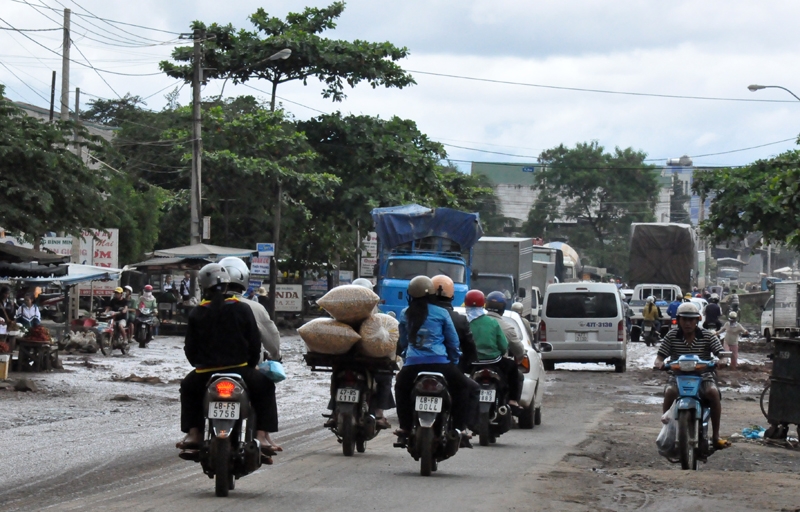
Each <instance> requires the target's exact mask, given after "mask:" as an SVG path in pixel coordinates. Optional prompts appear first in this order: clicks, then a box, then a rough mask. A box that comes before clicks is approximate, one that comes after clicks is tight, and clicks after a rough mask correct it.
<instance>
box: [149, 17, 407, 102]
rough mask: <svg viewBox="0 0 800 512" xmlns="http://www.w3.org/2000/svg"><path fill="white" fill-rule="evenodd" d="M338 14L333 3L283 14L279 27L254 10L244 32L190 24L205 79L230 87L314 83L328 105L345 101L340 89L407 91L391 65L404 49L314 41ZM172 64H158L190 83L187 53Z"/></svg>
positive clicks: (175, 56) (276, 20)
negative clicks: (200, 43) (199, 36)
mask: <svg viewBox="0 0 800 512" xmlns="http://www.w3.org/2000/svg"><path fill="white" fill-rule="evenodd" d="M343 11H344V2H334V3H332V4H331V5H329V6H328V7H325V8H322V9H319V8H315V7H307V8H305V9H304V10H303V12H301V13H289V14H288V15H287V16H286V20H285V21H284V20H281V19H280V18H276V17H272V16H269V14H267V12H266V11H265V10H264V9H262V8H259V9H258V10H257V11H256V12H255V13H253V14H252V15H250V21H251V22H252V23H253V25H254V27H255V28H254V30H250V31H248V30H245V29H239V30H236V29H235V28H234V27H233V26H232V25H230V24H228V25H219V24H217V23H213V24H211V25H209V26H206V25H205V24H204V23H202V22H200V21H195V22H194V24H193V28H194V29H203V30H205V31H206V34H207V37H208V40H207V41H206V42H205V44H204V51H203V67H204V68H210V69H209V70H208V72H207V73H206V75H205V76H206V77H208V78H226V79H227V78H230V79H231V80H233V82H234V83H244V82H247V81H249V80H252V79H262V80H267V81H269V82H270V83H271V84H272V93H273V95H274V92H275V89H276V88H277V87H278V85H279V84H282V83H285V82H289V81H293V80H301V81H302V82H303V84H304V85H305V84H307V81H308V78H310V77H314V78H317V79H318V80H320V81H321V82H323V83H324V84H325V88H324V89H323V91H322V96H323V97H324V98H332V99H333V100H334V101H342V99H344V98H345V94H344V86H345V83H346V84H347V85H349V86H350V87H355V85H356V84H358V83H360V82H364V81H365V82H367V83H368V84H370V85H371V86H372V87H373V88H376V87H379V86H384V87H400V88H402V87H406V86H408V85H412V84H413V83H414V79H413V78H412V77H411V75H409V74H407V73H406V72H405V71H403V69H402V68H401V67H400V66H398V65H397V64H396V61H398V60H400V59H402V58H405V57H406V56H407V55H408V50H407V49H406V48H398V47H396V46H394V45H393V44H391V43H389V42H383V43H370V42H367V41H359V40H356V41H343V40H337V39H327V38H324V37H321V36H320V35H319V34H321V33H322V32H324V31H326V30H332V29H334V28H336V23H335V21H336V19H337V18H339V16H341V14H342V12H343ZM285 48H288V49H290V50H291V51H292V55H291V57H290V58H288V59H285V60H276V61H270V60H268V58H269V57H270V56H271V55H273V54H275V53H277V52H279V51H280V50H283V49H285ZM172 58H173V60H175V61H176V62H178V63H180V64H173V63H171V62H169V61H163V62H161V64H160V66H161V69H162V70H163V71H164V72H165V73H167V74H168V75H169V76H172V77H175V78H183V79H184V80H187V81H189V80H191V77H192V70H193V65H192V59H193V48H192V47H189V46H186V47H180V48H176V49H175V51H173V53H172Z"/></svg>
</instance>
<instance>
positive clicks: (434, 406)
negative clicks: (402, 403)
mask: <svg viewBox="0 0 800 512" xmlns="http://www.w3.org/2000/svg"><path fill="white" fill-rule="evenodd" d="M442 403H443V400H442V397H440V396H418V397H417V402H416V403H415V404H414V410H415V411H420V412H442Z"/></svg>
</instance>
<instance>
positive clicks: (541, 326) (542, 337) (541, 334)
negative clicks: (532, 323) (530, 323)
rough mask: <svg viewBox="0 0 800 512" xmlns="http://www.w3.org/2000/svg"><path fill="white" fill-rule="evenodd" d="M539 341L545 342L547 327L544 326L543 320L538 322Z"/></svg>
mask: <svg viewBox="0 0 800 512" xmlns="http://www.w3.org/2000/svg"><path fill="white" fill-rule="evenodd" d="M539 341H547V326H546V325H545V324H544V320H542V321H541V322H539Z"/></svg>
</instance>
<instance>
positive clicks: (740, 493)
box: [539, 350, 800, 512]
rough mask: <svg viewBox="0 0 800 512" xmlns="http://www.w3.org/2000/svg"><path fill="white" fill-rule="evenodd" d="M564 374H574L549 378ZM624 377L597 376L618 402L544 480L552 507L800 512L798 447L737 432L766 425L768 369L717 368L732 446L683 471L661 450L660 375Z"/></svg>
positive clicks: (637, 373) (632, 373)
mask: <svg viewBox="0 0 800 512" xmlns="http://www.w3.org/2000/svg"><path fill="white" fill-rule="evenodd" d="M753 352H757V350H754V351H753ZM560 373H564V374H566V373H573V372H560V371H558V370H556V371H555V372H551V374H550V375H552V376H553V378H560V376H559V374H560ZM620 377H621V376H614V375H613V374H608V373H598V374H597V388H596V389H597V390H599V391H601V392H604V393H605V394H610V393H614V394H616V395H618V399H617V400H614V401H613V403H614V406H613V412H609V413H607V414H606V415H605V416H604V417H603V418H602V419H601V420H600V422H599V423H598V425H597V427H596V428H595V429H594V431H593V432H592V433H591V434H590V435H589V437H588V438H587V439H586V440H585V441H584V442H583V443H581V444H580V445H579V449H578V450H576V451H575V452H573V453H570V454H569V455H568V456H567V457H565V458H564V460H562V461H561V463H560V464H559V465H558V466H557V467H556V468H554V470H553V471H552V472H550V473H549V474H547V475H545V476H543V477H542V478H541V481H540V482H539V483H540V485H541V486H543V487H542V488H543V489H544V490H545V491H546V495H547V496H548V497H549V498H548V500H546V502H547V507H548V508H546V509H547V510H564V511H571V510H602V511H605V510H608V511H619V510H665V511H666V510H669V511H675V510H715V511H718V510H726V511H739V510H741V511H751V510H769V511H781V512H783V511H800V476H799V475H798V470H800V450H797V449H790V448H787V447H777V446H769V445H766V444H764V442H763V441H760V440H759V441H751V440H745V439H744V438H742V437H736V436H732V434H734V433H741V431H742V429H744V428H747V427H751V426H753V425H760V426H764V427H766V426H768V425H767V424H766V420H765V419H764V416H763V415H762V413H761V410H760V407H759V402H758V400H759V397H760V393H761V390H762V389H763V383H764V382H766V381H767V378H768V373H767V371H766V368H765V367H764V366H755V365H746V366H745V367H744V368H743V369H741V370H738V371H731V370H720V372H719V378H720V384H721V387H722V389H723V417H722V434H723V436H724V437H729V438H730V439H731V441H733V443H734V444H733V446H732V447H731V448H729V449H726V450H724V451H721V452H717V453H715V454H714V455H712V456H711V457H710V458H709V460H708V463H706V464H702V463H701V467H700V468H699V470H698V471H682V470H681V469H680V466H679V465H676V464H671V463H670V462H668V461H667V460H666V459H664V458H662V457H661V456H659V455H658V452H657V451H656V446H655V440H656V437H657V436H658V433H659V431H660V429H661V424H660V422H659V416H660V411H661V405H660V401H661V400H660V399H661V396H662V390H663V386H664V380H665V379H664V378H663V374H658V373H657V372H653V371H650V370H641V369H639V370H633V371H630V372H628V373H627V374H625V375H624V377H622V378H621V379H620ZM563 378H567V376H566V375H564V377H563ZM795 434H796V432H795V431H794V429H792V430H791V431H790V435H795Z"/></svg>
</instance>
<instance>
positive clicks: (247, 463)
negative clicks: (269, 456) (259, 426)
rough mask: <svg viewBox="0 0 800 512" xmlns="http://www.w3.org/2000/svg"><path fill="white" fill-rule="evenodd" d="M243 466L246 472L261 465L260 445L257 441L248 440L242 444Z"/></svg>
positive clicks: (250, 471)
mask: <svg viewBox="0 0 800 512" xmlns="http://www.w3.org/2000/svg"><path fill="white" fill-rule="evenodd" d="M244 467H245V471H246V472H247V473H252V472H253V471H255V470H257V469H258V468H260V467H261V446H260V445H259V443H258V441H255V440H254V441H250V442H249V443H247V444H245V445H244Z"/></svg>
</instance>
